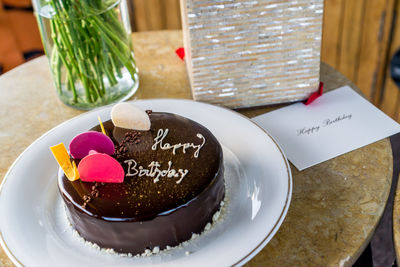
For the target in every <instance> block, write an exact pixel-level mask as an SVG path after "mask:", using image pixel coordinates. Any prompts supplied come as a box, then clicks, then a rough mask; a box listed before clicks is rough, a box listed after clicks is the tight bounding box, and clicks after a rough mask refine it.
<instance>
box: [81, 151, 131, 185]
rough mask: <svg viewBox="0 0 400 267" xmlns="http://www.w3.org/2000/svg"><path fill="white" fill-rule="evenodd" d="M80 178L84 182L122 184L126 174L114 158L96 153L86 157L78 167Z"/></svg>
mask: <svg viewBox="0 0 400 267" xmlns="http://www.w3.org/2000/svg"><path fill="white" fill-rule="evenodd" d="M78 172H79V176H80V178H81V180H82V181H84V182H99V183H122V182H123V181H124V177H125V172H124V169H123V168H122V166H121V164H119V162H118V161H117V160H116V159H114V158H113V157H111V156H109V155H107V154H102V153H95V154H91V155H88V156H86V157H84V158H83V159H82V160H81V161H80V162H79V165H78Z"/></svg>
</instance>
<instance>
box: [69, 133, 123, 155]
mask: <svg viewBox="0 0 400 267" xmlns="http://www.w3.org/2000/svg"><path fill="white" fill-rule="evenodd" d="M90 150H95V151H97V152H98V153H105V154H108V155H113V154H114V150H115V147H114V143H113V141H112V140H111V139H110V137H108V136H107V135H105V134H103V133H100V132H96V131H89V132H85V133H81V134H78V135H77V136H75V137H74V138H73V139H72V141H71V143H70V144H69V153H70V154H71V156H72V157H73V158H75V159H82V158H84V157H85V156H87V155H89V151H90Z"/></svg>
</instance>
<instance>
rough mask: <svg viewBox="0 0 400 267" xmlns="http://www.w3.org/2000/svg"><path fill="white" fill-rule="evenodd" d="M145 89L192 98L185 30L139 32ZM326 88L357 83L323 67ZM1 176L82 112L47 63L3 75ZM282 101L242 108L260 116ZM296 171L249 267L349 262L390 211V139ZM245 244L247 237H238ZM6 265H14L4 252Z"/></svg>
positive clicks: (148, 93) (144, 94)
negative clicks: (272, 232) (278, 218)
mask: <svg viewBox="0 0 400 267" xmlns="http://www.w3.org/2000/svg"><path fill="white" fill-rule="evenodd" d="M133 43H134V48H135V54H136V59H137V64H138V67H139V70H140V73H139V75H140V87H139V91H138V93H137V94H136V95H135V96H134V97H133V98H165V97H173V98H191V95H190V89H189V83H188V79H187V74H186V70H185V64H184V62H183V61H181V60H180V59H179V58H178V57H177V56H176V55H175V52H174V51H175V49H176V48H177V47H179V46H182V37H181V32H180V31H163V32H144V33H136V34H134V35H133ZM321 79H322V81H324V82H325V87H326V88H327V89H333V88H337V87H339V86H341V85H344V84H350V85H351V86H353V87H354V85H352V84H351V83H350V82H349V81H348V80H347V79H346V78H344V77H343V76H342V75H341V74H339V73H338V72H336V71H335V70H333V69H332V68H330V67H329V66H327V65H325V64H322V65H321ZM0 106H1V109H0V155H1V161H0V180H1V179H3V178H4V176H5V173H6V171H7V169H8V168H9V166H10V165H11V164H12V162H13V161H14V160H15V159H16V157H17V156H18V155H19V154H20V153H21V152H22V151H23V150H24V149H25V148H26V147H27V146H28V145H29V144H31V143H32V142H33V141H34V140H35V139H36V138H38V137H39V136H41V135H42V134H43V133H45V132H46V131H48V130H50V129H51V128H53V127H54V126H56V125H57V124H59V123H61V122H63V121H65V120H67V119H69V118H72V117H74V116H76V115H78V114H80V113H82V112H81V111H77V110H74V109H72V108H69V107H67V106H65V105H64V104H62V103H61V102H60V101H59V100H58V99H57V96H56V92H55V88H54V86H53V84H52V81H51V77H50V72H49V67H48V64H47V60H46V58H44V57H41V58H38V59H36V60H34V61H31V62H29V63H26V64H24V65H22V66H20V67H18V68H16V69H14V70H12V71H10V72H8V73H6V74H4V75H2V76H0ZM277 107H279V106H273V107H268V108H259V109H250V110H242V111H241V113H243V114H245V115H247V116H254V115H257V114H260V113H262V112H266V111H268V110H272V109H274V108H277ZM291 168H292V172H293V182H294V187H293V197H292V203H291V206H290V208H289V212H288V215H287V217H286V219H285V221H284V222H283V224H282V226H281V228H280V230H279V231H278V233H277V234H276V236H275V237H274V238H273V239H272V240H271V242H270V243H269V244H268V245H267V246H266V247H265V248H264V249H263V250H262V251H261V252H260V253H259V254H258V255H257V256H256V257H255V258H254V259H252V260H251V261H250V262H249V263H248V266H349V265H351V264H352V263H353V262H354V261H355V260H356V259H357V257H358V255H359V254H360V253H361V252H362V250H363V249H364V247H365V246H366V245H367V243H368V241H369V239H370V238H371V235H372V233H373V230H374V228H375V226H376V224H377V222H378V221H379V218H380V216H381V214H382V212H383V208H384V205H385V202H386V199H387V197H388V194H389V189H390V185H391V181H392V152H391V147H390V142H389V140H388V139H385V140H382V141H379V142H377V143H374V144H372V145H369V146H367V147H364V148H361V149H358V150H356V151H353V152H350V153H347V154H345V155H343V156H340V157H337V158H335V159H333V160H330V161H328V162H325V163H322V164H319V165H317V166H314V167H312V168H309V169H307V170H305V171H302V172H299V171H297V170H296V169H295V168H294V167H293V166H291ZM238 242H240V241H238ZM0 266H12V263H11V261H10V260H9V259H8V258H7V256H6V254H5V252H4V251H3V250H1V249H0Z"/></svg>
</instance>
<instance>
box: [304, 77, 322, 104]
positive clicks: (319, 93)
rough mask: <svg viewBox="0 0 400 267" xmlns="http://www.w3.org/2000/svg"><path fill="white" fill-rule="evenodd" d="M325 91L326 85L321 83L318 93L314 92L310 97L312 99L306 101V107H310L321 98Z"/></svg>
mask: <svg viewBox="0 0 400 267" xmlns="http://www.w3.org/2000/svg"><path fill="white" fill-rule="evenodd" d="M323 91H324V83H323V82H319V88H318V91H317V92H314V93H312V94H311V95H310V97H309V98H308V99H307V100H306V101H304V105H310V104H311V103H312V102H314V100H315V99H317V98H318V97H320V96H321V95H322V93H323Z"/></svg>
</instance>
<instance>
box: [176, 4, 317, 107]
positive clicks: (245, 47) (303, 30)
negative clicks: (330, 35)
mask: <svg viewBox="0 0 400 267" xmlns="http://www.w3.org/2000/svg"><path fill="white" fill-rule="evenodd" d="M181 9H182V21H183V34H184V44H185V51H186V57H185V58H186V65H187V69H188V74H189V78H190V83H191V87H192V92H193V97H194V99H195V100H198V101H204V102H209V103H213V104H220V105H224V106H227V107H231V108H240V107H250V106H260V105H267V104H274V103H282V102H292V101H298V100H303V99H306V98H307V97H308V96H309V95H310V94H311V93H312V92H314V91H316V90H317V89H318V85H319V64H320V51H321V32H322V15H323V0H297V1H294V0H252V1H250V0H241V1H240V0H181Z"/></svg>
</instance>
